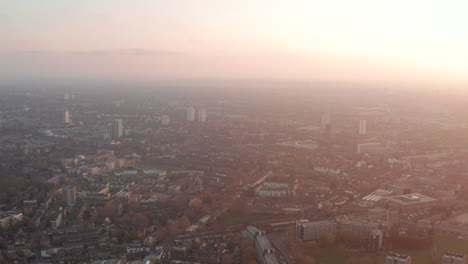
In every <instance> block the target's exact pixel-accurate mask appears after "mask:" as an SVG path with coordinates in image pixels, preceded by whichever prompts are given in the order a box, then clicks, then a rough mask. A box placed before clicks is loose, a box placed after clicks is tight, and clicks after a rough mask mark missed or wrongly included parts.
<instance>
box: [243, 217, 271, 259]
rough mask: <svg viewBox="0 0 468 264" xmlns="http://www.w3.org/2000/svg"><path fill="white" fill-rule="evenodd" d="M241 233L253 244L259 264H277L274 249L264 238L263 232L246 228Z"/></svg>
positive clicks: (265, 237) (250, 227) (266, 238)
mask: <svg viewBox="0 0 468 264" xmlns="http://www.w3.org/2000/svg"><path fill="white" fill-rule="evenodd" d="M242 233H243V234H244V236H246V237H247V238H248V239H249V240H251V241H252V242H253V246H254V248H255V251H256V252H257V260H258V262H259V263H261V264H279V261H278V258H277V257H276V254H275V249H274V248H273V246H272V245H271V242H270V240H269V239H268V237H267V236H266V234H265V231H263V230H260V229H258V228H256V227H254V226H248V227H247V228H246V230H244V231H243V232H242Z"/></svg>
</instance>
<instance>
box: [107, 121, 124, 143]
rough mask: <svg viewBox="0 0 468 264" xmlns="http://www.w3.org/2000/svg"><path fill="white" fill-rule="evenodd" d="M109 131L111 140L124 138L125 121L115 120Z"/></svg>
mask: <svg viewBox="0 0 468 264" xmlns="http://www.w3.org/2000/svg"><path fill="white" fill-rule="evenodd" d="M107 130H108V131H107V132H108V133H109V137H110V138H113V139H118V138H121V137H122V136H123V120H122V119H115V120H114V121H113V122H112V124H111V125H109V126H108V127H107Z"/></svg>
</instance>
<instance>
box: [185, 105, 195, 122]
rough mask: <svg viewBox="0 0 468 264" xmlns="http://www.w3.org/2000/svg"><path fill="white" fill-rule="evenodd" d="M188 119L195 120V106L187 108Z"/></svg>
mask: <svg viewBox="0 0 468 264" xmlns="http://www.w3.org/2000/svg"><path fill="white" fill-rule="evenodd" d="M187 121H195V108H193V107H189V108H187Z"/></svg>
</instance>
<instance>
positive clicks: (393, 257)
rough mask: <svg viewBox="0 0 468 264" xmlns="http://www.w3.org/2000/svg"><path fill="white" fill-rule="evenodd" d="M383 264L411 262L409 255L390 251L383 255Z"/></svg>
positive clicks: (408, 263) (407, 263) (405, 263)
mask: <svg viewBox="0 0 468 264" xmlns="http://www.w3.org/2000/svg"><path fill="white" fill-rule="evenodd" d="M385 264H411V257H410V256H405V255H400V254H396V253H390V254H388V255H387V256H386V257H385Z"/></svg>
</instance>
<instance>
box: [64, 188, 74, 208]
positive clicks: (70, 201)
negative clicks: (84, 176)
mask: <svg viewBox="0 0 468 264" xmlns="http://www.w3.org/2000/svg"><path fill="white" fill-rule="evenodd" d="M63 195H64V198H65V203H66V204H67V205H68V206H74V205H75V204H76V187H75V186H67V187H65V188H64V189H63Z"/></svg>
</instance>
